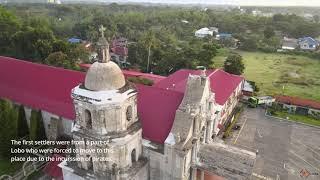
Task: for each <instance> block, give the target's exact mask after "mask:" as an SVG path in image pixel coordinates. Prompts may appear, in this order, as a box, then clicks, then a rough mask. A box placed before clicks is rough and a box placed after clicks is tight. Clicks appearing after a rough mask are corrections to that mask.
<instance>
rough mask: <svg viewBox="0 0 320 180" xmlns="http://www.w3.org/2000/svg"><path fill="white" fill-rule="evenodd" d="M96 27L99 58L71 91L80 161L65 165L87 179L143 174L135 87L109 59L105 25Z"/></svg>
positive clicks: (117, 179)
mask: <svg viewBox="0 0 320 180" xmlns="http://www.w3.org/2000/svg"><path fill="white" fill-rule="evenodd" d="M99 30H100V32H101V37H100V39H99V41H98V43H97V44H96V47H97V51H98V55H99V61H97V62H95V63H94V64H92V65H91V67H90V68H89V70H88V72H87V74H86V78H85V82H84V84H81V85H79V86H77V87H75V88H74V89H73V90H72V94H71V96H72V99H73V102H74V107H75V112H76V119H75V122H74V124H73V128H72V135H73V139H74V141H77V142H82V143H79V144H76V145H75V146H74V152H75V157H76V158H77V159H79V160H78V161H77V162H76V163H73V164H72V163H68V164H70V165H68V166H69V167H71V168H72V169H73V172H72V174H73V175H74V176H79V174H82V176H81V177H76V178H79V179H81V178H84V179H86V178H88V177H85V176H88V174H91V175H93V176H94V177H93V179H110V180H122V179H123V180H126V179H132V180H134V179H136V180H138V179H139V180H140V179H142V180H143V179H147V178H148V175H147V173H145V172H147V170H146V168H147V160H146V158H144V157H143V156H142V129H141V125H140V122H139V119H138V115H137V91H136V89H135V87H134V85H133V84H131V83H130V82H127V81H126V80H125V78H124V75H123V73H122V71H121V69H120V68H119V67H118V65H117V64H115V63H114V62H112V61H110V56H109V44H108V42H107V40H106V39H105V37H104V34H103V31H104V27H103V26H101V28H100V29H99ZM144 169H145V170H144ZM76 172H78V173H76ZM80 172H82V173H80ZM83 172H86V173H83ZM64 174H65V173H64ZM76 174H77V175H76ZM91 178H92V177H91Z"/></svg>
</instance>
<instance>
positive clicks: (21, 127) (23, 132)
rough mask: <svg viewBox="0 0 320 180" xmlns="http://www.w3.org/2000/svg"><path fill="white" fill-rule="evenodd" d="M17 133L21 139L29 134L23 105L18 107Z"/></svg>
mask: <svg viewBox="0 0 320 180" xmlns="http://www.w3.org/2000/svg"><path fill="white" fill-rule="evenodd" d="M17 131H18V137H19V138H23V137H25V136H27V135H28V134H29V128H28V123H27V119H26V114H25V111H24V106H23V105H20V106H19V113H18V123H17Z"/></svg>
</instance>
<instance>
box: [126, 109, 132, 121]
mask: <svg viewBox="0 0 320 180" xmlns="http://www.w3.org/2000/svg"><path fill="white" fill-rule="evenodd" d="M126 117H127V120H128V121H130V120H131V119H132V106H128V107H127V111H126Z"/></svg>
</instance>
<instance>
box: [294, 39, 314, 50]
mask: <svg viewBox="0 0 320 180" xmlns="http://www.w3.org/2000/svg"><path fill="white" fill-rule="evenodd" d="M298 43H299V46H300V49H302V50H311V51H314V50H316V49H317V48H318V47H319V42H318V41H317V40H315V39H313V38H312V37H303V38H299V39H298Z"/></svg>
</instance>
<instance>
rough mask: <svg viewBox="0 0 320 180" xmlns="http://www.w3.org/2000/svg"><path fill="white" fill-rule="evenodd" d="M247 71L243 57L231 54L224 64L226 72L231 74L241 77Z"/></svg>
mask: <svg viewBox="0 0 320 180" xmlns="http://www.w3.org/2000/svg"><path fill="white" fill-rule="evenodd" d="M244 69H245V66H244V64H243V62H242V56H241V55H239V54H236V53H231V54H230V55H229V56H228V57H227V59H226V60H225V62H224V70H225V71H226V72H228V73H231V74H236V75H241V74H242V73H243V71H244Z"/></svg>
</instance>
